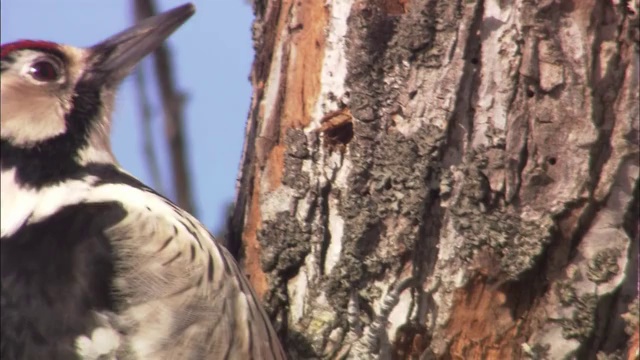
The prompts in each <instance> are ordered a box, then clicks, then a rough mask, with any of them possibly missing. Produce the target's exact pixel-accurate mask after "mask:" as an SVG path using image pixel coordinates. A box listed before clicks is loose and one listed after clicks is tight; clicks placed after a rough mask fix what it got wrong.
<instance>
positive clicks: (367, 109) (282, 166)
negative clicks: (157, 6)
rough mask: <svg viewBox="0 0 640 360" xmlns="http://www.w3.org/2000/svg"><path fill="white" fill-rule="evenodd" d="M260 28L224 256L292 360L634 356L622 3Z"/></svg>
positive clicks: (273, 23) (519, 5)
mask: <svg viewBox="0 0 640 360" xmlns="http://www.w3.org/2000/svg"><path fill="white" fill-rule="evenodd" d="M254 9H255V14H256V20H255V23H254V41H255V49H256V58H255V61H254V65H253V71H252V76H251V81H252V83H253V86H254V95H253V100H252V103H251V109H250V114H249V119H248V122H247V131H246V141H245V147H244V152H243V158H242V162H241V165H240V177H239V182H238V190H237V197H236V207H235V212H234V214H233V216H232V218H231V220H230V229H229V232H230V235H231V236H230V239H229V241H230V248H231V250H232V251H233V252H234V253H236V254H238V255H239V256H241V257H242V258H243V263H244V267H245V270H246V271H247V273H248V274H249V276H250V278H251V281H252V283H253V284H254V286H255V287H256V290H257V292H258V293H259V294H260V295H261V296H262V298H263V300H264V303H265V304H266V306H267V308H268V311H269V312H270V314H271V315H272V318H273V319H274V321H275V323H276V326H277V327H278V328H279V332H280V335H281V337H282V339H283V341H284V343H285V345H286V347H287V349H288V352H289V354H290V357H291V358H292V359H312V358H349V359H364V358H380V359H523V358H531V359H564V358H577V359H596V358H598V359H603V358H607V359H609V358H625V357H626V358H629V359H631V358H633V357H634V356H637V355H635V354H637V351H638V346H637V339H638V330H637V329H638V325H637V324H638V317H637V315H638V309H637V307H638V302H637V301H635V302H634V299H637V297H638V256H637V254H638V239H639V236H640V235H639V232H638V230H639V228H640V226H639V223H638V216H639V207H638V202H639V200H640V199H639V196H638V194H639V186H638V184H639V181H638V178H639V176H638V175H639V171H640V166H639V164H638V163H639V160H640V157H639V150H638V147H639V145H640V144H639V141H638V137H639V135H640V134H639V131H640V130H639V129H640V125H639V108H640V107H639V104H638V103H639V95H638V79H639V69H640V65H639V48H638V45H639V39H640V35H639V30H638V24H639V21H638V20H639V17H638V14H639V11H640V9H639V8H638V2H637V1H601V2H598V1H594V0H591V1H537V2H536V1H530V0H516V1H512V2H508V1H437V0H412V1H408V0H332V1H327V2H324V1H293V0H278V1H276V0H273V1H266V0H264V1H259V0H256V1H255V3H254ZM634 339H635V341H634ZM634 351H635V354H634Z"/></svg>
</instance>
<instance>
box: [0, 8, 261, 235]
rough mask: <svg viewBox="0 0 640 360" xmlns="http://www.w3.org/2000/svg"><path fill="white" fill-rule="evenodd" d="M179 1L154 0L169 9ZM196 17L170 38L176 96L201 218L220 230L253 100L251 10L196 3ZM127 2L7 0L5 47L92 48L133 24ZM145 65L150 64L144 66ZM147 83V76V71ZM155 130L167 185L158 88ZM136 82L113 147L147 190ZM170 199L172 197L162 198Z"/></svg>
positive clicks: (0, 27) (126, 88) (127, 90)
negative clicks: (35, 43)
mask: <svg viewBox="0 0 640 360" xmlns="http://www.w3.org/2000/svg"><path fill="white" fill-rule="evenodd" d="M184 2H186V1H184V0H181V1H177V0H157V1H156V3H157V5H158V7H159V9H158V10H168V9H170V8H172V7H175V6H178V5H181V4H183V3H184ZM192 2H193V3H194V4H195V5H196V9H197V10H196V14H195V15H194V16H193V17H192V18H191V19H190V20H189V21H188V22H187V23H186V24H185V25H183V27H182V28H180V29H178V31H177V32H176V33H175V34H174V35H173V36H171V37H170V38H169V46H170V49H171V51H172V53H173V55H174V59H173V60H174V67H175V69H176V70H177V74H176V75H177V76H176V80H177V83H178V86H179V90H182V91H184V92H185V93H186V94H187V99H188V100H187V102H186V104H185V111H186V124H185V125H186V135H187V139H186V140H187V145H188V152H189V160H190V167H191V170H192V171H191V173H192V183H193V190H194V194H195V198H196V199H195V203H196V206H197V211H198V217H199V218H200V220H201V221H202V222H203V223H204V224H205V225H207V226H208V227H209V228H212V229H217V228H218V226H219V225H220V224H221V221H222V218H223V215H224V204H225V203H226V202H228V201H231V200H232V199H233V195H234V191H235V180H236V176H237V170H238V163H239V159H240V153H241V150H242V143H243V141H244V125H245V120H246V116H247V113H248V110H249V103H250V99H251V86H250V84H249V81H248V76H249V71H250V67H251V62H252V60H253V49H252V44H251V21H252V19H253V14H252V10H251V6H250V5H249V4H248V2H247V1H243V0H195V1H192ZM131 9H132V5H131V1H130V0H108V1H98V0H56V1H52V0H9V1H2V2H0V20H1V21H0V34H1V41H2V43H6V42H11V41H14V40H18V39H38V40H50V41H55V42H59V43H66V44H70V45H74V46H90V45H92V44H94V43H97V42H99V41H100V40H102V39H104V38H107V37H108V36H110V35H112V34H115V33H116V32H119V31H120V30H123V29H125V28H126V27H128V26H130V25H131V22H132V18H133V15H132V12H131ZM147 61H148V60H147ZM146 74H147V79H149V78H150V74H151V73H150V72H149V71H147V72H146ZM148 92H149V94H150V97H151V98H152V99H151V101H152V102H153V103H154V104H155V105H156V106H155V110H156V115H157V116H155V117H154V119H153V120H154V131H155V135H156V140H155V142H156V145H157V147H158V149H157V151H156V152H157V153H158V156H159V159H160V162H161V166H162V174H163V180H164V181H165V186H166V185H168V184H167V181H169V179H170V178H171V177H170V176H169V171H168V169H167V165H168V162H167V156H166V148H164V147H160V146H159V145H160V141H161V140H160V139H159V136H162V132H163V127H162V118H161V108H160V107H159V106H158V101H157V97H156V94H157V92H156V89H155V88H149V90H148ZM136 96H137V94H136V93H135V92H134V86H133V78H129V79H127V80H125V82H124V84H123V85H122V87H121V88H120V92H119V96H118V100H117V103H116V112H115V114H114V119H115V121H114V128H113V148H114V152H115V154H116V157H117V158H118V160H119V161H120V163H121V164H122V166H123V167H124V168H125V169H127V170H128V171H129V172H131V173H133V174H134V175H135V176H137V177H138V178H140V179H141V180H142V181H144V182H146V183H148V184H149V185H151V179H150V176H149V173H148V168H147V165H146V163H145V159H144V157H143V153H142V141H141V139H142V138H141V131H140V130H141V125H140V120H139V116H138V114H139V109H138V107H137V106H138V105H137V102H136V99H137V98H136ZM167 195H168V196H170V197H172V194H167Z"/></svg>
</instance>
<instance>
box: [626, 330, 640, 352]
mask: <svg viewBox="0 0 640 360" xmlns="http://www.w3.org/2000/svg"><path fill="white" fill-rule="evenodd" d="M638 354H640V328H636V332H635V333H633V335H632V336H631V339H629V352H628V353H627V360H636V359H638Z"/></svg>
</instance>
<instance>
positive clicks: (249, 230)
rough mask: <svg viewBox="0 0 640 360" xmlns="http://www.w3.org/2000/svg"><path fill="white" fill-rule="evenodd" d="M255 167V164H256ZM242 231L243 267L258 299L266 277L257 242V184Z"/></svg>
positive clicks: (265, 288)
mask: <svg viewBox="0 0 640 360" xmlns="http://www.w3.org/2000/svg"><path fill="white" fill-rule="evenodd" d="M256 167H257V165H256ZM254 181H255V184H260V171H258V170H256V172H255V179H254ZM246 219H247V222H246V223H245V227H244V232H243V233H242V243H243V244H244V246H245V248H244V253H245V256H244V269H245V272H246V273H247V277H248V278H249V281H250V282H251V285H253V288H254V290H255V291H256V294H257V295H258V297H259V298H260V299H262V297H263V295H264V294H265V292H266V291H267V289H268V284H267V277H266V275H265V274H264V272H263V271H262V266H261V265H260V243H259V242H258V230H259V226H260V223H261V221H262V216H261V214H260V190H259V186H254V187H253V194H252V195H251V204H249V213H248V214H247V216H246Z"/></svg>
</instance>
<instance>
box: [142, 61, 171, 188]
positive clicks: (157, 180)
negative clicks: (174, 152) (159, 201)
mask: <svg viewBox="0 0 640 360" xmlns="http://www.w3.org/2000/svg"><path fill="white" fill-rule="evenodd" d="M135 80H136V93H137V94H138V104H139V105H140V120H141V121H142V143H143V150H144V157H145V159H146V160H147V161H146V163H147V168H148V170H149V174H150V175H151V183H152V185H153V188H154V189H156V191H158V192H160V193H161V194H164V193H165V188H164V185H163V183H162V177H161V176H160V167H159V164H158V157H157V156H156V152H155V145H154V141H153V130H152V127H151V120H152V114H151V104H150V103H149V95H148V94H147V91H146V88H145V78H144V67H143V65H142V64H140V65H139V66H138V68H137V69H136V71H135Z"/></svg>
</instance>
